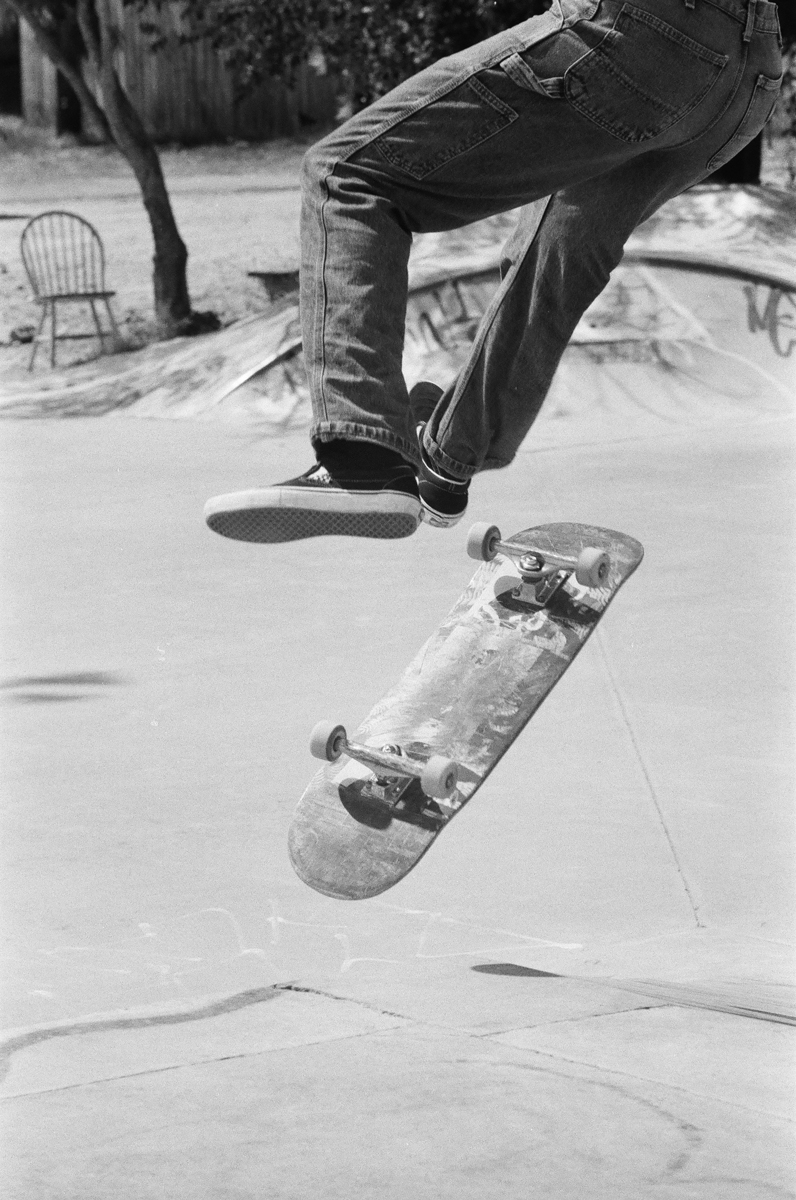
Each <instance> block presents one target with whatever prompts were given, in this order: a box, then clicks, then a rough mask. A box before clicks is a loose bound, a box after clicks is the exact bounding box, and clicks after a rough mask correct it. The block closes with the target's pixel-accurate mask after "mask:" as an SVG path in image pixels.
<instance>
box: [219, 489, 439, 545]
mask: <svg viewBox="0 0 796 1200" xmlns="http://www.w3.org/2000/svg"><path fill="white" fill-rule="evenodd" d="M204 516H205V521H206V522H207V524H208V525H209V526H210V528H211V529H212V530H213V532H214V533H220V534H221V535H222V536H223V537H229V538H234V539H235V540H236V541H240V542H291V541H296V540H298V539H301V538H310V537H333V536H342V537H372V538H402V537H409V536H410V534H413V533H414V532H415V531H416V529H417V528H418V526H419V524H420V522H421V520H422V516H423V505H422V504H421V502H420V500H419V499H418V498H417V497H416V496H411V495H408V494H407V493H406V492H398V491H381V492H372V491H364V490H363V491H361V492H356V491H343V490H338V489H330V490H328V491H327V490H323V489H320V488H319V489H317V490H316V489H314V488H309V487H295V488H290V487H287V488H286V487H271V488H252V489H250V490H248V491H245V492H229V493H228V494H226V495H223V496H214V497H213V498H212V499H211V500H208V502H207V504H206V505H205V509H204Z"/></svg>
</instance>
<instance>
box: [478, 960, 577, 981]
mask: <svg viewBox="0 0 796 1200" xmlns="http://www.w3.org/2000/svg"><path fill="white" fill-rule="evenodd" d="M470 969H471V970H472V971H477V972H478V974H479V975H523V976H526V977H527V978H529V979H562V978H563V976H561V975H556V973H555V972H554V971H536V970H534V968H533V967H521V966H520V964H519V963H477V964H476V965H475V966H474V967H471V968H470Z"/></svg>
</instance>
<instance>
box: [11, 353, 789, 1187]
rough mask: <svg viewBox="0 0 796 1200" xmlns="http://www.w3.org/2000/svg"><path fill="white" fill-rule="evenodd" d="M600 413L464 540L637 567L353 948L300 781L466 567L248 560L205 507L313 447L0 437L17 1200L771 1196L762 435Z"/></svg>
mask: <svg viewBox="0 0 796 1200" xmlns="http://www.w3.org/2000/svg"><path fill="white" fill-rule="evenodd" d="M660 369H661V370H664V368H663V367H661V368H660ZM611 371H612V372H613V375H612V376H611V378H612V379H613V380H614V383H616V381H617V373H619V382H620V383H621V381H622V379H624V380H625V384H626V386H612V387H611V389H610V396H611V397H613V399H612V401H611V404H610V405H609V407H608V410H606V406H605V404H594V403H593V401H594V396H593V395H590V394H589V393H588V390H587V389H585V388H584V389H581V390H580V391H574V392H571V393H570V404H569V408H568V411H567V412H566V414H565V418H563V419H562V412H561V409H560V406H559V407H558V408H556V407H555V406H554V407H553V408H551V410H550V415H547V416H545V417H544V418H542V419H541V420H540V422H539V423H538V424H537V426H536V428H535V430H534V432H533V434H532V436H531V438H530V439H529V440H528V442H527V443H526V446H525V447H524V448H523V451H522V453H521V454H520V456H519V458H518V460H517V462H516V463H515V464H514V465H513V467H512V468H510V469H509V470H506V471H503V472H494V473H491V474H487V475H484V476H482V477H480V478H479V480H478V482H477V484H476V486H475V488H474V496H473V500H472V503H471V511H470V514H469V515H470V516H471V517H472V519H473V520H481V519H497V520H498V521H499V522H500V524H501V526H503V527H504V529H505V530H506V531H513V530H515V529H519V528H522V527H523V526H525V525H528V524H531V523H535V522H543V521H546V520H567V519H569V520H586V521H591V522H594V523H599V524H606V525H610V526H613V527H615V528H619V529H624V530H626V531H627V532H629V533H632V534H633V535H635V536H637V537H639V538H640V539H641V540H642V542H643V543H644V544H645V546H646V550H647V558H646V560H645V563H644V564H643V565H642V567H641V568H640V570H639V572H638V573H637V575H636V576H635V577H634V579H633V580H632V581H631V583H630V584H628V587H627V588H626V589H625V590H624V591H623V592H622V594H621V595H620V596H619V598H618V599H617V601H616V602H615V605H614V606H613V607H612V610H611V612H610V613H609V614H608V616H607V617H606V620H605V622H604V623H603V624H602V625H601V627H600V629H599V631H598V633H597V634H596V635H595V637H594V638H593V639H592V641H591V642H590V644H589V646H588V647H587V648H586V649H585V650H584V652H583V654H582V655H581V657H580V658H579V660H578V663H577V664H576V665H575V667H574V668H573V670H572V671H571V672H569V673H568V675H567V676H566V678H565V679H564V680H563V681H562V683H561V684H560V686H559V688H558V689H557V690H556V692H555V693H554V694H553V695H552V696H551V697H550V698H549V700H548V702H547V703H546V704H545V706H544V707H543V708H542V709H541V710H540V712H539V714H538V715H537V717H536V718H535V719H534V722H533V724H532V726H531V727H529V729H528V731H527V732H526V733H525V734H524V735H523V737H522V738H521V739H520V740H519V741H518V743H517V744H516V746H515V747H514V748H513V749H512V752H511V753H510V754H509V755H508V756H507V757H506V758H505V759H504V760H503V762H502V763H501V765H500V766H499V768H498V769H497V770H496V771H495V772H494V774H493V776H492V777H491V779H490V781H489V783H488V785H487V786H485V787H484V789H483V791H482V792H481V793H480V794H479V796H478V797H477V799H476V800H475V801H474V802H473V804H472V805H470V806H468V808H467V809H466V810H465V811H464V812H463V813H462V814H461V815H460V817H459V818H458V819H457V821H456V822H455V823H454V824H453V825H452V826H451V827H450V829H449V830H447V831H446V832H445V835H444V838H443V839H442V840H441V841H440V843H439V844H438V845H437V846H436V847H435V848H434V850H433V851H432V853H430V854H429V855H428V856H427V857H426V858H425V859H424V860H423V861H422V862H421V863H420V865H419V866H418V867H417V868H416V870H415V871H414V872H413V873H412V874H411V875H410V876H409V877H408V878H407V879H406V880H405V881H404V882H403V883H401V884H400V885H399V886H398V887H396V888H395V889H393V890H392V891H391V892H390V893H388V894H386V895H385V896H384V897H381V898H379V899H377V900H374V901H368V902H363V903H361V904H358V905H357V904H346V903H344V902H337V901H332V900H328V899H326V898H324V897H321V896H318V895H315V894H314V893H312V892H311V891H309V890H308V889H306V888H304V887H303V886H302V885H301V884H300V883H299V882H298V880H297V879H296V878H295V877H294V876H293V875H292V872H291V870H290V867H289V864H288V861H287V855H286V850H285V837H286V832H287V826H288V823H289V820H290V815H291V812H292V809H293V807H294V805H295V803H296V801H297V799H298V796H299V794H300V792H301V790H302V789H303V786H304V784H305V783H306V780H307V779H308V778H309V775H310V773H311V771H312V770H313V768H312V761H311V759H310V758H309V754H308V751H307V750H306V740H307V737H308V733H309V730H310V729H311V728H312V725H313V724H314V723H315V721H316V720H317V719H319V718H320V717H322V716H330V717H335V718H339V719H341V720H344V721H345V722H346V723H347V724H349V723H356V721H357V720H358V719H359V718H360V717H361V716H362V715H363V714H364V712H366V711H367V709H368V708H369V707H370V706H371V704H372V703H373V701H374V700H376V699H377V698H378V696H379V695H380V694H381V692H382V691H383V690H384V689H385V687H386V685H387V684H388V683H390V682H391V681H392V680H393V679H394V678H395V677H396V675H397V673H398V672H399V670H401V669H402V668H403V666H404V665H405V663H406V661H407V660H408V657H409V655H410V653H411V652H412V651H413V650H414V649H415V648H416V646H417V645H418V644H419V643H420V642H421V641H422V640H423V638H424V637H425V636H427V634H428V633H429V632H430V631H431V630H432V629H433V628H434V626H435V625H436V623H437V622H438V620H439V619H440V618H441V617H442V616H443V615H444V613H445V612H446V611H447V609H448V608H449V607H450V604H451V603H452V601H453V599H454V598H455V596H456V594H458V591H459V590H460V589H461V588H462V587H463V586H464V584H465V583H466V581H467V579H468V578H469V576H470V574H471V570H470V567H471V564H470V563H469V560H468V559H467V558H466V556H465V554H464V538H465V530H464V529H459V530H455V531H451V532H448V533H440V532H437V531H433V530H429V529H425V528H424V529H421V530H420V531H419V533H418V534H417V535H416V536H415V537H414V538H412V539H408V540H407V541H406V542H403V543H398V544H380V543H368V542H357V541H350V542H349V541H347V540H344V539H336V540H328V541H326V542H320V541H318V542H313V543H308V544H305V545H301V544H294V545H286V546H280V547H274V548H270V549H266V548H263V547H253V546H250V545H244V544H234V543H231V542H226V541H224V540H222V539H220V538H214V537H213V536H212V535H211V534H210V533H209V532H207V531H206V530H205V528H204V527H203V525H202V522H201V515H200V514H201V507H202V504H203V502H204V500H205V499H206V497H207V496H208V495H211V494H213V493H215V492H219V491H222V490H229V489H231V488H233V487H235V486H238V485H239V484H244V483H256V482H259V481H263V482H267V481H270V480H273V479H278V478H285V477H289V476H290V475H291V474H292V473H293V472H294V471H295V470H300V469H303V468H304V467H305V466H306V460H307V450H306V445H305V435H304V434H303V433H302V432H298V433H294V434H289V435H287V436H285V437H282V438H278V439H263V438H262V437H260V436H258V435H257V434H256V433H255V432H252V431H251V430H249V429H246V428H241V427H231V426H228V425H217V426H216V425H212V424H198V423H192V422H175V423H172V422H162V421H146V420H133V419H124V418H119V419H109V418H103V419H101V420H90V419H75V420H70V421H36V420H33V421H7V422H4V424H3V427H2V431H1V432H2V447H1V448H0V454H2V462H3V481H4V491H5V494H4V497H3V512H4V517H3V524H2V541H3V563H4V566H3V579H4V591H5V602H4V605H3V614H4V615H3V629H2V634H3V639H2V640H3V647H4V668H3V675H4V684H3V693H2V694H3V698H4V700H5V705H4V708H3V718H4V731H3V743H4V748H5V749H4V760H3V768H2V770H3V790H4V794H5V798H6V815H5V822H4V839H3V840H4V856H5V865H4V868H3V875H2V879H3V884H2V888H3V907H4V914H5V922H4V923H5V933H6V945H7V950H6V958H5V963H4V970H3V976H4V984H5V991H6V999H5V1005H4V1011H5V1026H6V1039H5V1049H6V1059H7V1068H8V1069H7V1074H6V1076H5V1080H4V1083H3V1089H4V1102H3V1108H4V1122H5V1134H4V1142H5V1153H4V1173H5V1189H4V1192H3V1194H4V1196H7V1197H9V1198H12V1197H13V1198H14V1200H16V1198H17V1197H20V1198H21V1197H23V1196H24V1197H26V1198H29V1197H33V1196H35V1197H44V1198H47V1200H50V1198H55V1197H58V1198H59V1200H60V1198H62V1197H69V1198H71V1197H75V1200H76V1198H77V1197H80V1198H81V1200H89V1198H94V1197H97V1198H99V1197H103V1198H105V1197H107V1196H109V1195H113V1196H114V1197H122V1198H124V1200H127V1198H128V1197H130V1198H133V1197H135V1198H136V1200H138V1198H140V1197H153V1198H154V1197H162V1196H166V1195H168V1196H170V1197H179V1198H181V1197H186V1198H187V1197H191V1198H192V1200H195V1198H196V1197H213V1198H215V1197H224V1198H226V1197H236V1198H238V1197H247V1198H248V1197H254V1196H257V1197H261V1196H269V1197H270V1196H273V1197H279V1198H280V1200H281V1198H283V1197H285V1198H288V1197H289V1198H291V1200H292V1198H293V1197H296V1198H304V1197H315V1196H323V1197H332V1198H336V1197H344V1196H345V1197H349V1196H351V1195H374V1196H379V1197H382V1196H384V1197H389V1198H392V1197H396V1198H398V1197H401V1198H403V1197H408V1196H418V1197H428V1198H429V1200H431V1198H432V1197H444V1196H451V1197H453V1196H456V1197H471V1196H472V1197H476V1196H477V1197H479V1198H483V1197H487V1198H491V1197H504V1196H507V1195H515V1194H523V1195H524V1194H528V1195H538V1196H545V1197H555V1198H556V1200H559V1198H560V1200H568V1198H570V1197H572V1198H573V1200H574V1198H575V1197H581V1196H583V1195H588V1196H589V1197H597V1198H602V1197H606V1200H607V1198H608V1197H612V1198H613V1197H617V1196H622V1197H625V1196H626V1197H641V1196H644V1197H647V1196H649V1197H653V1198H657V1197H661V1198H663V1197H673V1196H676V1197H678V1198H679V1197H694V1198H697V1197H698V1198H699V1200H724V1198H725V1197H730V1198H732V1200H735V1198H736V1197H737V1198H739V1200H741V1198H742V1200H758V1197H759V1198H760V1200H762V1198H763V1197H771V1196H789V1195H794V1182H795V1178H794V1170H793V1162H794V1159H793V1141H792V1117H793V1112H794V1105H793V1101H794V1057H793V1028H792V1025H793V1022H794V1017H795V1013H796V1010H795V1009H794V1001H793V987H792V984H793V973H792V964H793V957H792V943H793V902H794V895H796V892H794V886H793V884H794V878H793V874H794V872H793V865H794V855H793V849H794V836H793V835H794V829H793V809H792V800H793V792H794V789H793V729H794V721H793V661H794V659H793V624H794V623H793V606H794V592H793V578H794V572H793V532H794V530H793V517H794V507H793V478H794V476H793V449H794V438H793V415H792V405H791V403H790V400H789V398H788V396H787V393H786V391H785V390H784V389H783V390H779V389H776V388H775V389H772V390H771V391H769V392H767V393H766V394H762V393H761V394H759V396H758V398H757V399H756V398H755V395H756V394H755V392H754V390H747V392H746V397H747V398H746V401H745V403H744V404H743V405H742V404H741V403H740V401H738V402H734V403H730V404H728V405H727V406H726V409H725V408H722V407H721V405H719V404H718V403H709V402H708V399H706V398H705V397H706V396H708V392H707V391H699V390H697V391H696V392H695V396H696V399H695V405H694V408H693V410H692V411H690V412H687V411H685V410H682V409H681V408H680V407H679V406H678V405H677V404H675V405H674V406H673V408H672V409H671V411H668V412H667V411H659V410H658V407H657V406H656V404H652V405H650V404H648V400H649V399H650V397H651V396H652V395H657V394H658V393H656V391H655V387H656V384H655V379H658V382H660V377H659V375H656V374H655V373H654V372H652V373H651V371H650V368H643V367H640V366H639V364H637V363H628V364H624V365H623V364H621V363H619V364H614V365H613V367H612V368H611ZM640 371H641V372H642V374H641V375H639V372H640ZM623 372H626V373H625V374H623ZM644 372H646V374H644ZM645 381H646V382H645ZM556 414H557V415H556Z"/></svg>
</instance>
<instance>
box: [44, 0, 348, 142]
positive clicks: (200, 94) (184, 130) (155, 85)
mask: <svg viewBox="0 0 796 1200" xmlns="http://www.w3.org/2000/svg"><path fill="white" fill-rule="evenodd" d="M112 8H113V10H114V16H115V21H116V23H117V26H118V28H119V31H120V33H121V35H122V36H121V39H120V52H119V56H118V60H117V69H118V70H119V73H120V76H121V79H122V82H123V83H124V86H125V88H126V89H127V92H128V94H129V96H130V99H131V100H132V102H133V104H134V105H135V107H136V109H137V111H138V113H139V114H140V116H141V117H142V119H143V121H144V125H145V126H146V129H147V132H148V133H149V135H150V137H152V138H153V140H154V141H156V142H168V141H175V142H206V141H218V140H223V139H227V138H242V139H246V140H251V141H264V140H267V139H269V138H275V137H286V136H290V135H293V134H296V133H298V132H300V131H301V129H302V128H303V127H305V126H307V125H312V124H313V123H319V124H328V123H329V120H330V116H331V115H332V114H333V113H334V111H335V106H336V85H335V81H334V80H333V79H332V78H330V77H328V76H321V75H318V74H317V73H316V72H315V71H313V70H311V69H310V68H309V67H305V68H303V69H302V70H301V71H300V72H299V77H298V81H297V84H296V86H295V87H293V88H286V87H285V86H284V85H283V84H282V83H281V82H280V81H279V80H276V79H270V80H266V81H265V82H264V83H263V84H262V85H261V86H260V87H258V88H257V89H256V90H255V91H254V92H252V93H250V94H248V95H247V96H246V97H245V98H244V99H243V100H241V101H238V100H237V98H236V95H235V87H234V83H233V79H232V77H231V74H230V72H229V71H228V70H227V68H226V67H225V66H224V63H223V62H222V61H221V57H220V55H219V54H218V53H217V52H216V51H214V50H213V49H212V47H211V46H210V45H209V44H208V43H207V42H193V43H189V44H186V45H182V44H181V43H180V40H179V34H180V25H179V17H178V16H177V14H176V11H175V10H168V9H166V8H164V9H163V10H162V12H161V16H160V18H159V24H160V26H161V29H162V32H163V35H164V37H165V39H166V42H165V45H164V46H163V48H162V49H160V50H157V51H154V50H153V49H152V47H151V45H150V42H149V39H148V38H147V37H146V36H145V35H144V34H143V33H142V32H141V30H140V28H139V26H138V19H137V17H136V15H135V13H134V12H133V11H132V10H131V9H130V8H123V6H122V3H121V0H113V3H112ZM20 52H21V67H22V102H23V115H24V117H25V119H26V120H27V121H28V122H29V123H31V124H34V125H38V126H44V127H46V128H52V129H53V130H54V131H58V130H59V109H60V108H62V106H63V84H62V85H61V88H60V91H61V98H60V99H59V85H58V79H57V72H56V71H55V69H54V68H53V67H52V66H51V64H50V63H49V61H48V60H47V59H46V57H45V56H44V55H43V54H42V52H41V51H40V50H39V48H38V46H37V45H36V42H35V41H34V39H33V35H32V34H31V32H30V30H29V29H28V28H27V26H25V23H24V22H23V23H22V29H21V38H20ZM87 132H90V131H87Z"/></svg>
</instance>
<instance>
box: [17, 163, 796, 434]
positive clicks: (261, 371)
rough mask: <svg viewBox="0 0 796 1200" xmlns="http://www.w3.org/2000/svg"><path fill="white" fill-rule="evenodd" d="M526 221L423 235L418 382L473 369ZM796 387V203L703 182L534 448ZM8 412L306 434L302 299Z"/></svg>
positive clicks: (579, 367)
mask: <svg viewBox="0 0 796 1200" xmlns="http://www.w3.org/2000/svg"><path fill="white" fill-rule="evenodd" d="M515 219H516V218H515V214H511V213H509V214H506V215H504V216H500V217H496V218H493V219H491V220H488V221H484V222H479V223H478V224H476V225H473V226H470V227H468V228H466V229H464V230H460V231H455V232H452V233H443V234H430V235H425V236H421V237H418V238H417V239H416V243H415V247H414V250H413V254H412V261H411V265H410V298H409V306H408V313H407V329H406V352H405V362H404V368H405V374H406V377H407V381H408V382H409V384H410V385H411V383H413V382H414V381H415V380H417V379H420V378H427V379H433V380H435V381H436V382H439V383H441V384H443V385H444V384H447V383H448V382H449V381H450V380H451V379H453V378H454V376H455V374H456V373H457V371H458V370H459V369H460V367H461V366H462V364H463V362H464V361H465V359H466V357H467V354H468V351H469V347H470V345H471V343H472V339H473V336H474V334H475V330H476V329H477V327H478V324H479V322H480V320H481V317H482V316H483V313H484V311H485V309H486V307H487V305H488V304H489V302H490V300H491V298H492V296H493V294H494V292H495V289H496V287H497V284H498V281H499V264H500V257H501V251H502V247H503V245H504V243H505V241H506V239H507V238H508V237H509V236H510V234H511V232H512V230H513V228H514V224H515ZM795 385H796V198H794V197H793V196H792V195H790V194H789V193H784V192H779V191H775V190H773V189H763V188H753V187H734V188H721V187H716V186H705V187H702V188H696V189H694V190H692V191H690V192H688V193H686V194H684V195H683V196H680V197H678V198H677V199H676V200H674V201H672V202H670V203H669V204H667V205H666V206H664V208H663V209H661V210H660V212H659V213H657V214H656V215H655V216H654V217H653V218H651V219H650V220H649V221H647V222H646V223H645V224H644V225H643V226H642V227H641V228H640V229H639V230H638V231H637V232H636V233H635V234H634V236H633V237H632V238H631V240H630V242H629V244H628V246H627V248H626V253H625V256H624V259H623V262H622V264H621V265H620V266H619V267H618V268H617V269H616V270H615V271H614V273H613V275H612V278H611V281H610V283H609V285H608V287H607V288H606V289H605V291H604V292H603V294H602V295H601V296H600V297H599V298H598V300H597V301H596V302H595V304H593V305H592V307H591V308H590V309H589V310H588V311H587V313H586V314H585V315H584V317H583V319H582V320H581V322H580V323H579V325H578V327H577V329H576V330H575V333H574V336H573V338H572V340H571V343H570V346H569V347H568V349H567V352H566V354H565V356H564V359H563V361H562V364H561V367H560V369H559V372H558V374H557V376H556V379H555V381H554V385H553V388H552V392H551V395H550V397H549V399H548V401H547V403H546V405H545V409H544V416H543V420H542V421H540V423H539V424H538V426H537V428H536V430H535V434H534V436H535V437H537V438H542V439H543V440H544V439H546V438H547V437H549V436H551V435H553V436H555V438H556V439H559V438H561V437H564V438H567V437H569V436H575V437H577V438H582V437H583V436H584V435H586V434H587V433H588V436H594V437H597V438H599V439H601V440H602V439H613V438H615V437H626V436H631V434H632V436H643V434H644V432H645V431H647V432H652V430H653V429H656V428H658V429H660V428H665V427H666V426H667V425H671V424H672V423H677V424H679V423H681V422H686V423H691V424H695V425H701V424H703V423H705V422H708V423H710V422H713V421H716V420H718V421H726V420H727V419H728V418H731V417H732V414H733V413H734V412H740V411H743V412H744V413H745V414H746V415H748V413H749V406H750V405H751V406H753V408H754V409H756V410H758V411H759V412H760V413H761V414H765V413H774V412H781V411H782V410H783V407H784V406H787V405H788V404H789V402H790V400H791V399H792V396H793V392H794V386H795ZM0 413H2V414H3V415H5V416H9V417H47V416H49V417H66V416H91V415H97V416H104V415H128V416H140V417H150V418H170V419H179V418H181V419H185V418H189V419H194V420H221V421H227V422H235V423H248V424H252V425H255V426H256V427H257V429H258V431H259V432H260V433H262V434H265V435H267V434H269V433H274V434H278V433H283V432H285V431H287V430H289V429H295V428H299V427H302V426H306V425H307V424H308V423H309V420H310V404H309V395H308V392H307V385H306V376H305V371H304V366H303V362H302V354H301V342H300V329H299V320H298V303H297V300H296V299H295V298H291V297H287V298H285V299H284V300H282V301H280V302H279V303H278V304H276V305H274V307H273V308H272V309H271V310H270V311H269V313H268V314H266V315H263V316H257V317H252V318H250V319H248V320H246V321H241V322H238V323H237V324H235V325H233V326H231V327H229V328H228V329H225V330H223V331H221V332H219V333H216V334H212V335H209V336H207V337H204V338H201V339H177V340H175V341H171V342H167V343H160V344H158V345H155V346H152V347H149V348H148V349H147V350H144V351H140V352H137V353H132V354H125V355H117V356H114V357H113V358H105V359H99V360H97V361H96V362H94V363H92V364H89V365H88V366H84V367H78V368H73V369H72V370H71V371H69V372H68V373H60V374H55V373H54V374H52V375H50V376H48V377H47V379H46V381H45V382H42V381H41V380H39V379H36V378H35V377H34V378H32V379H31V380H30V381H29V382H28V381H26V382H24V383H16V384H13V385H11V386H9V387H8V388H7V391H6V394H5V395H2V394H1V393H0ZM565 418H569V420H566V419H565ZM576 418H577V419H576ZM584 422H585V426H584Z"/></svg>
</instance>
